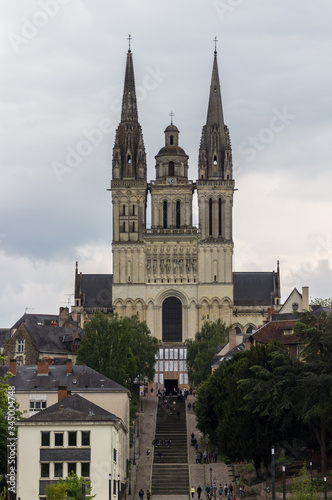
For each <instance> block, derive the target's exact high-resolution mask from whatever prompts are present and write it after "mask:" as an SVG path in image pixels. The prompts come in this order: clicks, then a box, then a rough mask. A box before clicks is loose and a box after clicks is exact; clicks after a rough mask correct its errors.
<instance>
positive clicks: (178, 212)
mask: <svg viewBox="0 0 332 500" xmlns="http://www.w3.org/2000/svg"><path fill="white" fill-rule="evenodd" d="M180 227H181V203H180V201H177V202H176V228H177V229H180Z"/></svg>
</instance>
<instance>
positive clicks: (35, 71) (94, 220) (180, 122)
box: [0, 0, 332, 327]
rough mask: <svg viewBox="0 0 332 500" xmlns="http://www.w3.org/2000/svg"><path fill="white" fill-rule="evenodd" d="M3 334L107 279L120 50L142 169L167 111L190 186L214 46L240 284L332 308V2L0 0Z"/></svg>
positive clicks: (160, 138) (151, 172) (159, 141)
mask: <svg viewBox="0 0 332 500" xmlns="http://www.w3.org/2000/svg"><path fill="white" fill-rule="evenodd" d="M0 19H1V28H0V29H1V31H0V33H1V53H0V57H1V78H0V86H1V87H0V106H1V122H0V127H1V148H0V161H1V163H0V166H1V182H0V193H1V196H0V213H1V219H0V277H1V286H0V327H10V326H12V325H13V323H14V322H15V321H16V320H17V319H18V318H19V317H20V316H21V315H22V314H23V313H24V311H25V309H26V308H29V309H28V312H30V313H31V312H32V313H33V312H35V313H53V314H56V313H57V312H58V308H59V307H60V306H64V305H66V304H68V301H69V302H71V301H72V296H70V294H72V293H73V290H74V271H75V261H77V260H78V262H79V270H80V271H82V272H83V273H110V272H111V271H112V261H111V239H112V233H111V231H112V227H111V201H110V193H109V192H108V191H107V189H108V188H109V186H110V180H111V157H112V156H111V155H112V147H113V144H114V131H115V127H116V126H117V125H118V122H119V120H120V104H121V97H122V89H123V80H124V70H125V61H126V52H127V50H128V41H127V37H128V34H129V33H130V34H131V36H132V42H131V48H132V52H133V58H134V71H135V79H136V86H137V95H138V101H139V102H138V112H139V121H140V123H141V126H142V129H143V135H144V141H145V147H146V151H147V158H148V176H149V179H153V178H154V176H155V168H154V156H155V155H156V154H157V152H158V151H159V149H160V148H161V147H162V146H163V145H164V129H165V127H166V126H167V125H168V124H169V121H170V118H169V113H170V111H171V110H172V111H173V112H174V113H175V116H174V119H173V120H174V123H175V124H176V125H177V126H178V128H179V130H180V144H181V146H182V147H183V148H184V150H185V151H186V153H187V154H188V155H189V164H190V172H189V175H190V178H191V179H196V178H197V159H198V148H199V142H200V136H201V129H202V126H203V125H204V123H205V119H206V112H207V102H208V94H209V85H210V79H211V71H212V63H213V51H214V42H213V39H214V37H215V36H217V38H218V44H217V47H218V64H219V75H220V79H221V91H222V99H223V108H224V117H225V122H226V124H227V125H228V126H229V129H230V135H231V140H232V147H233V161H234V177H235V182H236V188H237V189H238V191H236V193H235V196H234V242H235V258H234V261H235V270H236V271H257V270H261V271H271V270H273V269H276V263H277V260H280V270H281V286H282V295H283V299H285V298H286V297H287V295H288V294H289V293H290V291H291V290H292V288H293V287H294V286H296V287H298V289H299V290H301V287H302V286H305V285H308V286H309V287H310V296H311V297H330V296H332V290H331V283H332V197H331V188H332V168H331V156H332V103H331V89H332V60H331V59H332V33H331V26H332V5H331V0H316V1H315V2H313V1H312V0H278V1H276V0H176V1H175V0H169V1H168V2H157V1H156V0H142V1H140V2H139V1H137V0H123V1H122V2H116V1H112V0H94V1H91V0H89V1H88V0H38V1H34V0H15V2H13V1H12V0H2V1H1V4H0Z"/></svg>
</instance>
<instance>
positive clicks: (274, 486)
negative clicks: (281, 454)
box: [271, 446, 276, 500]
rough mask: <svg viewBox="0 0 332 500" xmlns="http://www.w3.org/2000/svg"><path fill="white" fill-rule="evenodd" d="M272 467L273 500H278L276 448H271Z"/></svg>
mask: <svg viewBox="0 0 332 500" xmlns="http://www.w3.org/2000/svg"><path fill="white" fill-rule="evenodd" d="M271 467H272V500H275V499H276V469H275V457H274V446H272V448H271Z"/></svg>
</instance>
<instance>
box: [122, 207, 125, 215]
mask: <svg viewBox="0 0 332 500" xmlns="http://www.w3.org/2000/svg"><path fill="white" fill-rule="evenodd" d="M122 215H126V205H122Z"/></svg>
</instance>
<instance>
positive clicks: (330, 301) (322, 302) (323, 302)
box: [310, 297, 332, 307]
mask: <svg viewBox="0 0 332 500" xmlns="http://www.w3.org/2000/svg"><path fill="white" fill-rule="evenodd" d="M310 304H312V305H317V306H322V307H332V297H328V298H325V299H321V298H318V297H316V298H315V299H310Z"/></svg>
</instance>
